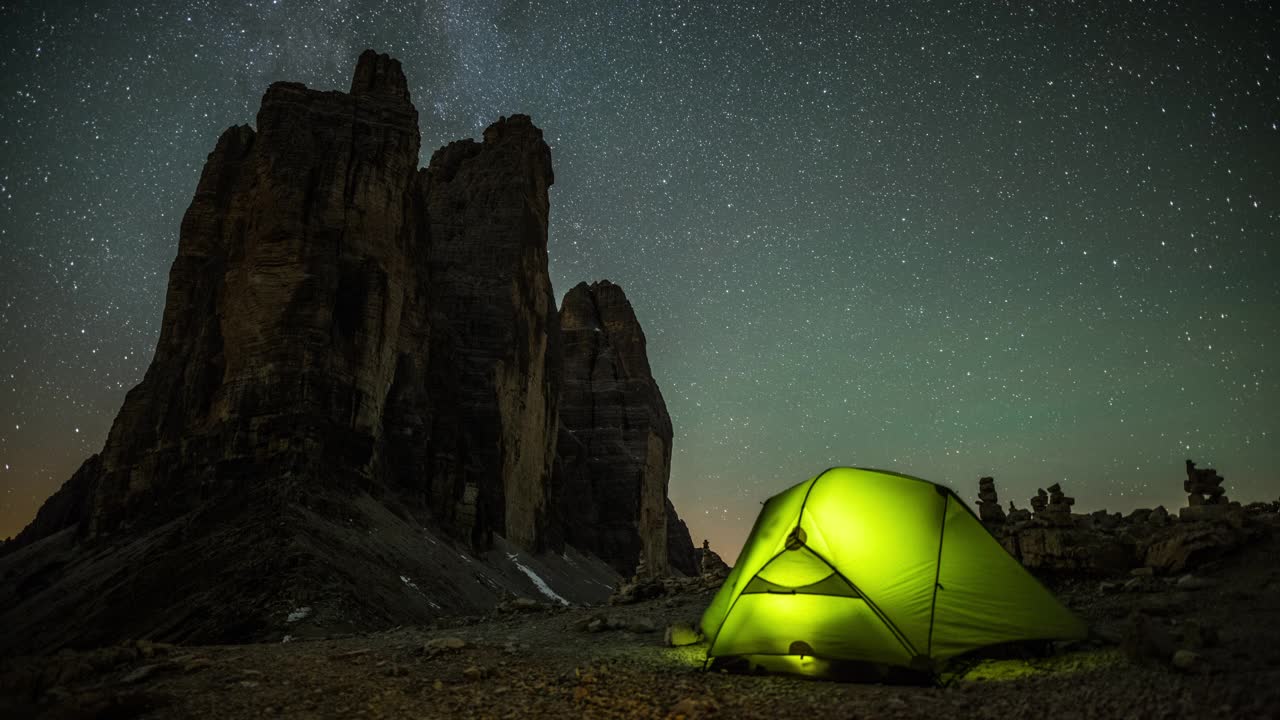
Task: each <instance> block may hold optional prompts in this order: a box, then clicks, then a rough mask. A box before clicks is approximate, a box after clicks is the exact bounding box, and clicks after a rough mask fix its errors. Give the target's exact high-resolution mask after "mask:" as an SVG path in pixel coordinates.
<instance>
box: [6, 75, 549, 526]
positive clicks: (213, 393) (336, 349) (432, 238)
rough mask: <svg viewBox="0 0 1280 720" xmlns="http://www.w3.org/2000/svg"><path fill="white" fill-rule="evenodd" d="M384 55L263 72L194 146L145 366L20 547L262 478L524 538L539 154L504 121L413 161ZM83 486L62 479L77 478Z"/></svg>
mask: <svg viewBox="0 0 1280 720" xmlns="http://www.w3.org/2000/svg"><path fill="white" fill-rule="evenodd" d="M418 149H419V136H418V117H417V111H416V110H414V107H413V105H412V104H411V103H410V101H409V93H408V90H407V85H406V83H405V78H404V75H403V73H402V72H401V70H400V66H399V63H397V62H396V61H395V60H392V59H390V58H388V57H386V56H379V55H376V54H374V53H372V52H366V53H365V54H364V55H363V56H362V57H361V59H360V62H359V65H358V67H357V69H356V72H355V77H354V79H353V81H352V86H351V92H350V93H338V92H318V91H315V90H309V89H307V88H306V87H304V86H302V85H298V84H295V83H276V84H274V85H272V86H271V87H270V88H269V89H268V90H267V93H266V95H265V96H264V97H263V101H262V108H261V110H260V111H259V113H258V129H257V131H256V132H255V131H254V130H252V129H250V128H248V127H234V128H231V129H230V130H228V131H227V132H226V133H224V134H223V136H222V137H221V138H220V139H219V141H218V144H217V147H216V149H215V150H214V151H213V153H212V154H211V155H210V156H209V159H208V162H207V163H206V165H205V169H204V172H203V174H202V176H201V178H200V182H199V185H198V187H197V190H196V195H195V198H194V199H193V201H192V203H191V206H190V208H189V209H188V210H187V213H186V215H185V216H184V218H183V221H182V228H181V233H180V240H179V248H178V256H177V259H176V260H175V261H174V264H173V268H172V270H171V272H170V279H169V290H168V296H167V298H166V304H165V313H164V320H163V325H162V329H161V334H160V340H159V343H158V345H157V348H156V354H155V358H154V359H153V361H152V363H151V366H150V367H149V368H148V370H147V374H146V377H145V378H144V380H143V381H142V383H141V384H139V385H138V386H137V387H135V388H134V389H133V390H132V391H130V392H129V394H128V396H127V398H126V399H125V403H124V406H123V407H122V409H121V411H120V414H119V415H118V416H117V418H116V422H115V424H114V425H113V427H112V430H111V433H110V435H109V437H108V440H107V443H106V446H105V448H104V450H103V452H102V454H101V455H100V456H99V457H97V458H95V459H93V460H91V461H90V462H88V463H86V465H85V467H84V468H82V470H81V471H80V473H78V474H77V482H76V483H72V484H69V486H68V487H67V488H65V489H64V493H63V494H65V495H67V496H68V497H66V498H65V499H60V500H59V502H58V503H55V504H54V505H53V506H51V508H50V510H49V512H46V513H45V520H44V521H42V522H41V523H37V524H36V525H34V526H33V527H32V528H29V529H28V531H27V532H24V534H23V535H22V536H19V540H18V542H19V544H22V543H24V542H25V541H28V540H31V539H35V538H34V537H33V536H42V535H47V534H49V532H53V531H56V530H57V529H58V528H59V527H60V526H63V525H67V524H73V523H74V524H77V525H78V526H79V527H80V530H81V531H82V532H83V533H85V534H87V535H90V536H96V535H99V534H104V533H112V532H114V531H116V530H119V529H121V528H122V527H124V526H128V525H131V524H134V523H140V522H146V521H147V519H148V518H155V519H167V518H170V517H173V516H174V514H175V513H178V512H181V511H183V510H186V509H191V508H193V507H195V506H196V505H199V504H200V503H201V502H203V500H204V499H205V498H207V497H209V496H210V495H216V494H219V493H222V492H226V491H231V490H234V489H236V488H237V487H239V486H240V485H242V484H244V483H253V482H257V481H259V480H260V479H261V478H262V477H271V478H273V482H274V483H275V484H277V485H278V486H279V489H280V490H281V491H282V492H284V493H285V494H286V495H292V494H294V493H307V492H309V491H311V490H312V489H314V487H313V486H314V485H315V484H316V483H321V484H337V485H341V486H343V487H348V488H360V489H366V490H373V491H377V492H392V493H393V494H398V495H402V496H403V498H404V499H405V501H406V502H409V503H410V504H414V503H422V504H425V505H426V506H428V507H429V508H430V509H431V510H432V512H433V514H434V515H435V516H436V517H437V518H438V519H439V520H440V521H441V522H442V523H443V524H444V525H445V527H446V528H447V529H448V530H449V531H450V532H452V533H454V534H456V535H458V536H461V537H465V538H468V539H470V540H472V541H473V542H474V544H475V545H476V546H477V547H485V546H487V543H488V541H489V540H490V539H491V536H492V534H493V533H494V532H497V533H500V534H503V535H505V536H506V537H507V538H509V539H511V540H513V541H514V542H516V543H517V544H518V545H520V546H523V547H530V548H532V547H534V546H536V545H537V543H538V529H539V526H540V523H541V517H542V515H543V514H544V506H545V501H544V499H543V497H542V488H544V487H545V486H546V484H547V481H548V479H549V473H550V465H551V457H552V455H553V453H554V440H555V433H554V427H555V406H556V397H557V393H558V388H557V381H558V366H559V360H558V355H557V346H558V334H557V327H556V318H555V315H556V313H555V307H554V301H553V299H552V296H551V287H550V280H549V279H548V276H547V263H546V226H547V210H548V202H547V188H548V187H549V186H550V184H551V182H552V171H551V155H550V150H549V149H548V147H547V145H546V143H544V142H543V141H542V133H541V131H539V130H538V129H537V128H535V127H534V126H533V124H532V123H531V122H530V120H529V118H527V117H524V116H514V117H512V118H511V119H509V120H505V119H504V120H502V121H499V122H498V123H497V124H495V125H493V126H492V127H490V128H489V129H488V130H486V131H485V142H484V143H476V142H472V141H463V142H459V143H453V144H451V145H449V146H448V147H446V148H443V149H441V150H440V151H438V152H437V153H436V154H435V156H434V157H433V158H432V163H431V166H430V167H428V168H427V169H426V170H423V171H418V170H417V162H418ZM81 476H84V477H81Z"/></svg>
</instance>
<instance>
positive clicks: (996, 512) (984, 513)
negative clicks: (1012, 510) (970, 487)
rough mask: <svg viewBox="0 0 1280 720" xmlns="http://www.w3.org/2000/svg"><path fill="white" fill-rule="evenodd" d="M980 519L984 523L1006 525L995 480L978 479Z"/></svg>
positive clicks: (987, 478) (988, 478)
mask: <svg viewBox="0 0 1280 720" xmlns="http://www.w3.org/2000/svg"><path fill="white" fill-rule="evenodd" d="M978 518H979V519H981V520H982V522H984V523H991V524H994V525H1002V524H1004V521H1005V517H1004V510H1002V509H1001V508H1000V498H999V496H997V495H996V481H995V478H991V477H983V478H978Z"/></svg>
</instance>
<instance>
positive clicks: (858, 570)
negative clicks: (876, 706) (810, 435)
mask: <svg viewBox="0 0 1280 720" xmlns="http://www.w3.org/2000/svg"><path fill="white" fill-rule="evenodd" d="M702 629H703V632H704V633H705V634H706V636H707V637H708V638H710V641H711V646H710V647H709V648H708V649H707V657H708V658H709V659H714V658H726V657H744V658H747V659H748V660H750V661H751V662H753V663H756V664H759V665H761V666H764V667H766V668H771V669H784V670H790V671H798V672H811V673H817V674H821V673H823V672H824V668H825V667H827V666H829V665H830V663H831V661H863V662H868V663H876V664H881V665H886V666H897V667H904V668H911V669H915V670H921V671H928V672H933V671H936V670H937V669H938V668H939V667H940V665H941V664H942V662H943V661H945V660H947V659H948V658H951V657H954V656H956V655H959V654H961V653H964V652H967V651H969V650H973V649H976V648H980V647H984V646H987V645H994V644H997V643H1005V642H1011V641H1016V640H1038V639H1077V638H1082V637H1084V636H1085V635H1086V632H1087V631H1086V628H1085V626H1084V624H1083V623H1082V622H1080V620H1079V619H1077V618H1076V617H1075V616H1074V615H1072V614H1071V612H1070V611H1069V610H1067V609H1066V608H1065V607H1063V606H1062V605H1061V604H1060V603H1059V602H1058V601H1057V600H1056V599H1055V598H1054V597H1053V595H1051V594H1050V593H1049V591H1048V590H1046V589H1045V588H1044V586H1043V585H1041V584H1040V583H1039V582H1038V581H1037V580H1036V579H1035V578H1034V577H1032V576H1031V574H1030V573H1028V572H1027V571H1026V569H1024V568H1023V567H1022V565H1021V564H1020V563H1018V561H1017V560H1015V559H1014V558H1013V557H1011V556H1010V555H1009V554H1008V553H1007V552H1005V550H1004V548H1002V547H1001V546H1000V544H999V543H998V542H996V540H995V538H993V537H991V534H990V533H988V532H987V530H986V528H984V527H983V526H982V523H981V522H979V520H978V518H977V517H976V516H974V514H973V512H972V511H971V510H969V508H968V506H966V505H965V503H964V502H963V501H962V500H961V499H960V498H958V497H956V495H955V494H954V493H953V492H952V491H951V490H950V489H948V488H946V487H943V486H941V485H936V484H934V483H931V482H929V481H927V480H921V479H919V478H914V477H910V476H907V475H898V474H896V473H890V472H885V471H882V470H867V469H862V468H848V467H839V468H832V469H830V470H827V471H826V472H824V473H821V474H820V475H817V476H816V477H813V478H811V479H809V480H806V481H805V482H802V483H800V484H799V485H796V486H794V487H792V488H790V489H788V490H785V491H783V492H781V493H779V494H778V495H775V496H774V497H772V498H769V500H768V501H767V502H766V503H765V504H764V507H763V508H762V509H761V510H760V517H759V518H757V519H756V524H755V527H753V528H752V529H751V535H750V536H749V537H748V538H747V542H746V544H745V545H744V546H743V548H742V553H741V554H740V555H739V556H738V562H737V563H736V564H735V565H734V568H733V571H732V572H731V573H729V577H728V578H726V579H725V582H724V585H723V586H722V587H721V588H720V592H719V593H718V594H717V595H716V596H715V599H714V600H712V602H711V606H710V607H708V608H707V611H706V613H704V614H703V616H702Z"/></svg>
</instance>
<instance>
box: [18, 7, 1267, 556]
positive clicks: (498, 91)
mask: <svg viewBox="0 0 1280 720" xmlns="http://www.w3.org/2000/svg"><path fill="white" fill-rule="evenodd" d="M1027 5H1031V6H1032V7H1028V6H1027ZM46 6H47V7H46ZM89 7H93V8H97V10H96V11H94V10H89V9H85V8H89ZM1278 15H1280V11H1277V10H1276V9H1275V8H1274V6H1273V5H1272V3H1270V2H1250V3H1238V2H1226V3H1222V4H1221V7H1219V4H1218V3H1167V4H1166V3H1130V2H1118V1H1117V0H1103V1H1100V2H1093V3H1038V2H1037V3H1029V4H1024V3H994V2H993V3H984V2H971V3H957V4H951V3H924V2H909V1H905V0H904V1H902V2H899V1H898V0H892V1H889V2H882V3H854V2H843V3H822V2H808V1H806V2H793V1H791V0H786V1H781V2H756V3H739V2H730V1H728V0H726V1H725V2H715V3H711V2H706V3H696V2H693V3H691V2H677V3H667V2H661V3H659V2H616V3H609V2H604V1H603V0H600V1H598V0H581V1H569V2H560V3H552V2H545V3H544V2H485V1H475V2H472V1H469V0H468V1H461V0H460V1H458V2H449V1H445V2H438V1H431V2H417V3H410V2H397V1H394V0H393V1H390V2H388V1H385V0H377V1H373V2H341V1H339V2H324V3H312V2H293V1H292V0H278V1H277V2H271V1H270V0H267V1H265V2H262V1H255V2H236V3H230V2H227V3H223V2H189V3H173V2H139V3H129V4H118V3H110V2H97V3H71V2H65V3H47V4H46V3H37V2H34V0H32V1H29V2H20V3H17V4H15V3H3V4H2V5H0V40H2V42H0V68H2V72H0V97H2V98H3V100H0V537H4V536H7V535H11V534H14V533H16V532H17V531H18V530H19V529H20V528H21V526H22V525H24V524H25V523H26V522H27V521H29V520H30V519H31V517H32V516H33V515H34V513H35V510H36V508H37V507H38V506H39V504H40V503H41V502H43V500H44V499H45V498H46V497H47V496H48V495H49V494H50V493H51V492H52V491H53V490H54V489H55V488H56V487H57V486H58V485H59V484H61V483H62V482H63V481H65V480H66V479H67V478H68V477H69V476H70V475H71V473H72V472H73V471H74V469H75V468H76V467H77V466H78V465H79V463H80V462H81V461H82V460H83V459H84V458H86V457H87V456H89V455H90V454H91V453H94V452H97V451H98V450H100V449H101V447H102V444H103V442H104V440H105V438H106V433H107V430H108V428H109V426H110V423H111V421H112V419H113V418H114V416H115V413H116V411H117V410H118V409H119V407H120V404H121V402H122V400H123V399H124V394H125V392H126V391H127V390H128V389H129V388H130V387H132V386H133V385H134V384H136V383H137V382H138V381H139V380H140V379H141V378H142V374H143V372H144V370H145V369H146V366H147V364H148V362H149V361H150V358H151V354H152V351H153V348H154V344H155V341H156V338H157V336H158V333H159V329H160V317H161V311H162V308H163V303H164V290H165V283H166V279H167V273H168V268H169V264H170V263H171V262H172V260H173V258H174V255H175V253H176V249H177V238H178V224H179V220H180V218H181V216H182V213H183V211H184V210H185V209H186V206H187V204H188V203H189V202H190V199H191V195H192V192H193V190H194V188H195V185H196V180H197V178H198V176H199V171H200V168H201V165H202V163H203V161H204V159H205V156H206V155H207V154H208V153H209V151H210V150H212V149H213V145H214V141H215V140H216V138H217V136H218V135H219V133H220V132H221V131H222V130H223V129H224V128H226V127H228V126H230V125H234V124H241V123H252V122H253V120H254V115H255V113H256V111H257V108H258V103H259V100H260V98H261V96H262V93H263V91H264V90H265V89H266V87H267V85H268V84H269V83H270V82H272V81H275V80H295V81H301V82H304V83H306V84H307V85H308V86H310V87H315V88H321V89H341V90H346V89H347V87H348V86H349V83H350V76H351V72H352V70H353V68H354V66H355V61H356V58H357V56H358V55H359V53H360V51H361V50H363V49H364V48H366V47H372V48H374V49H377V50H378V51H380V52H387V53H391V54H392V55H394V56H395V57H397V58H398V59H399V60H400V61H401V62H402V63H403V65H404V70H405V72H406V74H407V75H408V78H409V83H410V91H411V93H412V96H413V100H414V103H415V104H416V105H417V107H418V111H419V113H420V117H421V123H422V135H423V153H422V162H425V161H426V160H427V159H429V157H430V153H431V151H432V150H433V149H434V148H436V147H438V146H440V145H442V144H444V143H446V142H448V141H449V140H453V139H457V138H462V137H478V136H479V135H480V132H481V131H482V129H483V128H484V126H486V125H487V124H489V123H490V122H492V121H494V120H496V119H497V117H498V116H499V115H509V114H512V113H516V112H523V113H528V114H530V115H532V116H533V119H534V122H535V123H536V124H537V125H539V126H540V127H541V128H543V130H544V132H545V133H546V138H547V141H548V142H549V143H550V144H551V146H552V153H553V158H554V164H555V171H556V185H555V187H554V188H553V189H552V195H551V204H552V216H551V229H550V237H551V240H550V257H551V274H552V282H553V284H554V287H555V289H556V292H557V294H558V295H563V293H565V292H566V291H567V290H568V289H569V288H570V287H572V286H573V285H574V284H576V283H577V282H579V281H582V280H594V279H600V278H608V279H610V280H612V281H614V282H616V283H619V284H620V285H622V287H623V288H624V289H625V290H626V291H627V294H628V295H629V296H630V298H631V300H632V303H633V304H634V305H635V307H636V312H637V314H638V315H639V317H640V320H641V322H642V323H643V325H644V329H645V331H646V333H647V335H648V339H649V354H650V359H651V362H652V365H653V369H654V373H655V375H656V377H657V380H658V382H659V384H660V386H661V388H662V391H663V393H664V395H665V396H666V400H667V404H668V407H669V409H670V412H671V416H672V420H673V423H674V425H675V431H676V440H675V454H674V459H673V468H672V477H671V496H672V499H673V500H674V502H675V504H676V506H677V508H678V509H679V511H680V513H681V514H682V515H683V516H684V517H685V518H686V519H687V520H688V523H689V525H690V528H691V530H692V532H693V536H694V539H695V541H700V540H701V539H702V538H703V537H710V538H711V540H712V544H713V547H716V548H717V549H718V550H719V551H720V552H722V553H723V554H724V555H725V556H726V557H727V558H730V559H732V558H733V557H734V556H736V554H737V550H738V547H739V545H740V543H741V541H742V540H743V538H744V537H745V535H746V532H747V530H748V529H749V528H750V525H751V523H752V521H753V520H754V518H755V515H756V511H757V509H758V508H759V502H760V501H762V500H764V499H765V498H766V497H768V496H769V495H771V494H773V493H775V492H777V491H779V490H781V489H782V488H784V487H786V486H788V485H791V484H793V483H795V482H798V481H800V480H803V479H805V478H807V477H809V476H811V475H813V474H814V473H816V472H819V471H821V470H823V469H824V468H826V467H828V466H831V465H836V464H849V465H861V466H869V467H880V468H886V469H892V470H897V471H900V472H906V473H911V474H915V475H919V476H922V477H925V478H929V479H932V480H935V481H940V482H945V483H948V484H950V485H951V486H952V487H954V488H956V489H957V490H959V491H960V493H961V495H962V496H964V497H969V498H972V497H973V496H974V495H976V493H977V478H978V477H979V476H981V475H994V476H995V477H996V481H997V487H998V489H999V491H1000V493H1001V498H1002V500H1003V501H1005V502H1006V503H1007V501H1008V500H1009V499H1014V500H1016V501H1017V503H1018V505H1019V506H1023V507H1025V506H1026V505H1027V498H1028V497H1029V496H1030V495H1032V494H1034V492H1035V489H1036V488H1037V487H1045V486H1047V485H1049V484H1051V483H1053V482H1061V483H1062V484H1063V486H1064V488H1065V490H1066V491H1067V494H1069V495H1073V496H1074V497H1076V498H1077V504H1076V510H1077V511H1091V510H1095V509H1098V508H1100V507H1107V508H1110V509H1112V510H1128V509H1131V508H1133V507H1138V506H1148V507H1149V506H1152V505H1155V504H1157V503H1164V504H1166V505H1168V506H1170V507H1171V508H1172V507H1178V506H1180V505H1182V504H1184V503H1185V495H1183V494H1182V493H1181V479H1182V477H1183V475H1182V461H1183V460H1184V459H1185V458H1194V459H1196V460H1197V461H1200V462H1201V464H1202V465H1209V464H1212V465H1214V466H1216V467H1217V468H1218V470H1219V471H1220V472H1221V473H1222V474H1223V475H1224V476H1225V477H1226V487H1227V490H1228V494H1229V495H1230V496H1231V497H1232V498H1233V499H1239V500H1244V501H1249V500H1257V499H1275V498H1276V497H1277V495H1280V127H1278V126H1280V76H1278V74H1277V73H1278V71H1280V21H1278V20H1277V16H1278Z"/></svg>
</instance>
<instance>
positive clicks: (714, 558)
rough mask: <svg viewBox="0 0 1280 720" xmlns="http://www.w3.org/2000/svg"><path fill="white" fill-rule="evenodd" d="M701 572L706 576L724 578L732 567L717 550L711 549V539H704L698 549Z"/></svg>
mask: <svg viewBox="0 0 1280 720" xmlns="http://www.w3.org/2000/svg"><path fill="white" fill-rule="evenodd" d="M696 553H697V556H698V568H699V572H700V573H701V574H702V575H703V576H706V577H720V578H723V577H725V576H727V575H728V574H729V570H730V569H731V568H730V567H729V565H728V564H727V563H725V561H724V560H723V559H721V557H720V555H718V554H717V553H716V551H714V550H712V549H711V541H710V540H705V539H704V540H703V541H702V547H701V548H699V549H698V550H697V551H696Z"/></svg>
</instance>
